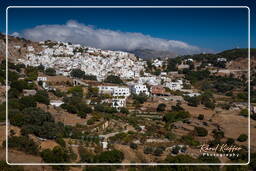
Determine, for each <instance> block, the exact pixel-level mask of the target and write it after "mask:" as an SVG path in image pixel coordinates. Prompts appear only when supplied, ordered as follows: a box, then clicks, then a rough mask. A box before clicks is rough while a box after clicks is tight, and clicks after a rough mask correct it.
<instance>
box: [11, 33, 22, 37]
mask: <svg viewBox="0 0 256 171" xmlns="http://www.w3.org/2000/svg"><path fill="white" fill-rule="evenodd" d="M11 36H14V37H20V33H18V32H13V33H12V34H11Z"/></svg>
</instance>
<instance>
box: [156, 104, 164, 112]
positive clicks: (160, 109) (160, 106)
mask: <svg viewBox="0 0 256 171" xmlns="http://www.w3.org/2000/svg"><path fill="white" fill-rule="evenodd" d="M165 108H166V104H164V103H160V104H159V105H158V106H157V109H156V111H157V112H164V111H165Z"/></svg>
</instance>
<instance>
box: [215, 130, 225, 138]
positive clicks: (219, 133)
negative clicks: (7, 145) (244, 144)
mask: <svg viewBox="0 0 256 171" xmlns="http://www.w3.org/2000/svg"><path fill="white" fill-rule="evenodd" d="M213 137H214V138H215V139H221V138H224V132H223V131H218V130H216V129H215V130H213Z"/></svg>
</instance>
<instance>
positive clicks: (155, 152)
mask: <svg viewBox="0 0 256 171" xmlns="http://www.w3.org/2000/svg"><path fill="white" fill-rule="evenodd" d="M163 151H164V149H163V148H161V147H156V149H155V150H154V152H153V154H154V155H155V156H161V154H163Z"/></svg>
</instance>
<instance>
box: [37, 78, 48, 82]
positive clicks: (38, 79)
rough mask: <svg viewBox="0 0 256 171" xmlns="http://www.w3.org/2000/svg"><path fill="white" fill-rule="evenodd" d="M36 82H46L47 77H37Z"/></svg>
mask: <svg viewBox="0 0 256 171" xmlns="http://www.w3.org/2000/svg"><path fill="white" fill-rule="evenodd" d="M37 81H43V82H44V81H47V77H37Z"/></svg>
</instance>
